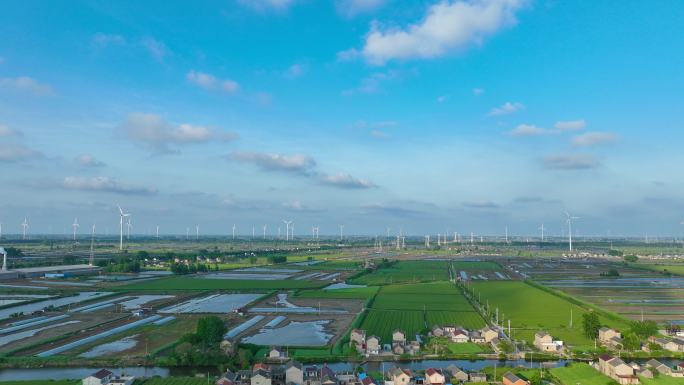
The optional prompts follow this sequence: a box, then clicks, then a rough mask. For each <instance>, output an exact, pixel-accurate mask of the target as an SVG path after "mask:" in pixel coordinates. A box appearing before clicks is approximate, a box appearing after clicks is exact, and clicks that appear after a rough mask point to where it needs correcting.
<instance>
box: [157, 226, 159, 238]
mask: <svg viewBox="0 0 684 385" xmlns="http://www.w3.org/2000/svg"><path fill="white" fill-rule="evenodd" d="M157 239H159V225H157Z"/></svg>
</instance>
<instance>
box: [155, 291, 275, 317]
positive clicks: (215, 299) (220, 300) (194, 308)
mask: <svg viewBox="0 0 684 385" xmlns="http://www.w3.org/2000/svg"><path fill="white" fill-rule="evenodd" d="M260 296H261V295H260V294H247V293H245V294H212V295H209V296H206V297H202V298H194V299H191V300H189V301H187V302H183V303H180V304H177V305H173V306H170V307H167V308H164V309H161V310H159V312H160V313H167V314H169V313H172V314H173V313H229V312H231V311H233V310H235V309H238V308H241V307H244V306H245V305H247V304H248V303H250V302H252V301H255V300H256V299H258V298H259V297H260Z"/></svg>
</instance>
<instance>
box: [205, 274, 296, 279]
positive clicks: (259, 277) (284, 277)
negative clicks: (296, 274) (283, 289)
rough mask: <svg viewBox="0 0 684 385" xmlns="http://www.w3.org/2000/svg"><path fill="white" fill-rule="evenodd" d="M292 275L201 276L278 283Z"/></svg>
mask: <svg viewBox="0 0 684 385" xmlns="http://www.w3.org/2000/svg"><path fill="white" fill-rule="evenodd" d="M291 276H292V274H275V273H269V274H266V273H265V274H257V273H212V274H207V275H203V276H202V278H208V279H248V280H257V281H278V280H283V279H288V278H290V277H291Z"/></svg>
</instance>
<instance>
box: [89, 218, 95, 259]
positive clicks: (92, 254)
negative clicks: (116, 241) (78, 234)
mask: <svg viewBox="0 0 684 385" xmlns="http://www.w3.org/2000/svg"><path fill="white" fill-rule="evenodd" d="M94 249H95V225H93V232H92V235H91V237H90V258H89V260H88V265H90V266H93V265H94V264H95V250H94Z"/></svg>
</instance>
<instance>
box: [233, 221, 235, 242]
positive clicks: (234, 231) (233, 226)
mask: <svg viewBox="0 0 684 385" xmlns="http://www.w3.org/2000/svg"><path fill="white" fill-rule="evenodd" d="M233 240H235V223H233Z"/></svg>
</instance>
